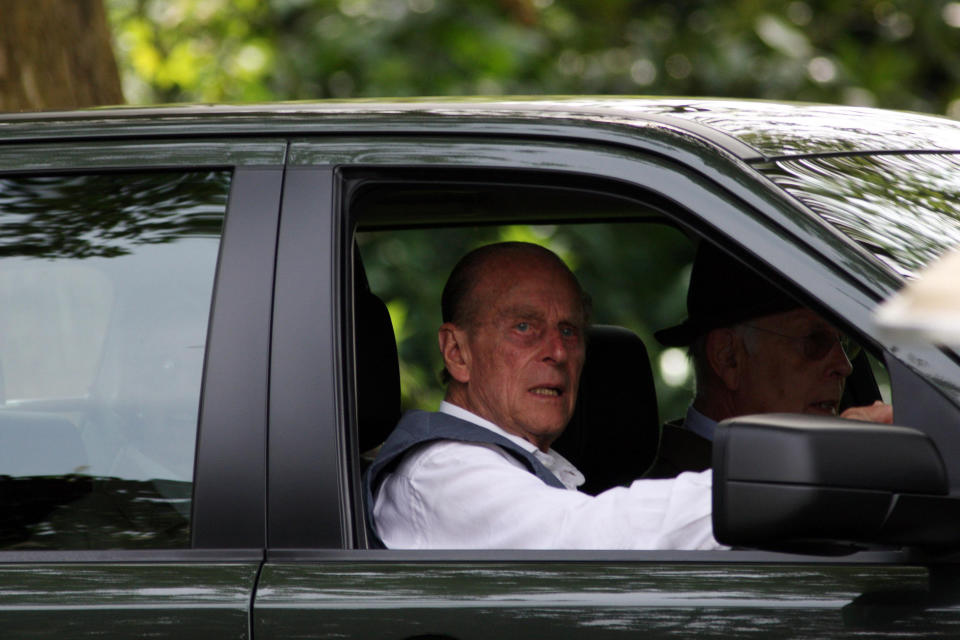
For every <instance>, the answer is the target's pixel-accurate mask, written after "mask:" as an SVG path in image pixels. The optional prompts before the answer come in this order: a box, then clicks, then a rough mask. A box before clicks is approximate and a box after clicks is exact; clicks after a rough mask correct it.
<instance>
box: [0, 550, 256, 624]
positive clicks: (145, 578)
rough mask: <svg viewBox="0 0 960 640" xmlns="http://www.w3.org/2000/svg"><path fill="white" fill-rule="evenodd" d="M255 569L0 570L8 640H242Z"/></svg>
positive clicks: (0, 608) (84, 566) (166, 565)
mask: <svg viewBox="0 0 960 640" xmlns="http://www.w3.org/2000/svg"><path fill="white" fill-rule="evenodd" d="M258 570H259V563H257V562H249V563H235V562H223V561H220V562H210V560H209V559H208V560H207V561H206V562H196V563H187V562H155V563H143V562H140V563H137V562H131V563H125V564H113V563H93V562H86V563H76V564H74V563H42V564H29V565H5V564H0V628H2V629H3V635H4V636H5V637H8V638H24V639H26V638H133V637H150V638H170V639H171V640H173V639H176V640H181V639H182V640H186V639H188V638H196V639H198V640H199V639H205V640H208V639H209V638H225V639H226V638H235V639H237V640H245V639H248V638H250V631H249V615H250V594H251V593H252V592H253V587H254V584H255V581H256V577H257V572H258Z"/></svg>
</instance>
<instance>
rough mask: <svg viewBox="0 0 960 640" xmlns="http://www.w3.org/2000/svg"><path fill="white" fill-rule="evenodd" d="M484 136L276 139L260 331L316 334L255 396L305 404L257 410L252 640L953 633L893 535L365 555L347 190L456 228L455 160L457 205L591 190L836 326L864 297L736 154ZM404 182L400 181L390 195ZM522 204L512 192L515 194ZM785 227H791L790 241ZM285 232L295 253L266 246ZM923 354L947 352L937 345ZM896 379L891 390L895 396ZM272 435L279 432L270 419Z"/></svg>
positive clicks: (865, 304)
mask: <svg viewBox="0 0 960 640" xmlns="http://www.w3.org/2000/svg"><path fill="white" fill-rule="evenodd" d="M502 133H512V134H514V135H513V136H507V135H504V136H503V137H497V136H496V135H494V133H489V134H488V135H487V136H485V137H476V136H475V137H471V138H457V137H454V136H448V137H443V136H437V137H429V136H425V135H421V136H419V137H417V138H416V139H415V140H411V139H399V138H390V139H376V140H370V139H369V138H359V137H356V138H344V139H327V140H316V141H312V140H302V141H297V142H295V143H294V144H293V145H292V147H291V155H290V157H291V159H292V162H293V163H294V166H292V167H291V168H290V171H289V174H288V181H287V183H286V185H285V198H284V210H283V222H282V226H283V227H284V229H283V230H282V231H281V242H280V246H281V254H282V255H281V258H280V260H281V262H280V266H279V267H278V274H277V278H278V285H277V290H278V295H277V300H278V302H277V304H285V303H284V302H283V299H282V293H281V292H282V291H283V290H284V289H285V288H289V291H290V292H291V293H290V296H291V298H292V292H293V291H299V292H301V293H303V292H306V294H307V300H306V301H303V300H300V301H298V302H297V304H296V307H297V308H296V310H294V307H293V306H287V307H284V310H285V312H289V313H290V321H289V322H290V323H291V324H284V325H283V326H282V327H277V326H275V335H277V336H278V337H279V334H278V333H276V332H278V331H280V330H284V331H290V330H293V331H301V332H303V333H301V335H303V336H307V335H308V334H312V332H314V331H316V330H317V329H318V328H319V329H324V328H329V329H330V332H329V333H328V334H321V335H320V336H319V337H317V336H315V335H314V336H313V337H312V338H309V339H308V342H307V346H308V348H307V350H300V351H299V352H296V353H295V352H294V351H295V349H294V345H295V344H296V339H295V338H294V337H293V334H288V336H287V338H286V339H287V340H288V341H289V351H284V352H283V360H284V363H285V364H283V366H284V367H291V368H290V369H289V371H290V373H288V374H287V375H286V376H284V377H283V378H277V377H275V378H274V379H273V380H272V381H271V383H272V386H271V393H272V396H271V397H272V398H278V397H282V398H286V394H287V393H288V392H289V391H290V387H289V385H290V384H291V383H293V379H294V378H296V379H297V380H299V382H297V383H296V384H299V385H300V386H299V388H300V389H301V393H302V396H301V400H300V402H301V403H303V404H301V405H299V407H298V409H297V411H298V412H299V413H300V414H301V416H310V418H309V419H307V418H304V417H302V418H301V423H300V426H299V427H295V425H294V423H292V422H290V421H286V420H285V421H282V422H280V421H277V420H274V421H272V423H271V424H272V425H273V427H272V430H271V446H270V450H271V469H270V474H271V483H270V494H271V512H270V525H269V526H270V531H271V532H272V533H274V532H275V533H276V534H277V535H271V545H270V549H269V550H268V553H267V562H266V564H265V566H264V568H263V572H262V575H261V578H260V582H259V587H258V591H257V595H256V599H255V603H254V633H255V635H256V636H257V637H258V638H281V637H284V638H285V637H303V638H306V637H329V636H338V637H348V638H353V637H356V638H360V637H364V638H365V637H378V638H458V639H468V638H488V637H524V638H526V637H529V638H562V637H576V638H608V637H626V636H635V635H637V634H643V636H644V637H654V638H659V637H664V638H666V637H705V638H712V637H716V638H720V637H743V636H751V635H755V636H758V637H793V638H823V637H861V636H863V635H870V634H874V633H883V634H885V635H889V636H891V637H949V636H952V635H954V634H955V633H956V628H957V624H958V622H960V616H958V614H960V609H958V607H957V604H956V601H955V600H954V599H953V596H951V595H950V593H951V589H952V587H950V586H945V585H952V579H951V578H950V576H951V575H953V570H954V569H953V568H954V565H953V564H952V562H951V561H950V560H949V558H942V557H939V558H932V557H929V556H928V557H924V556H921V555H917V554H915V553H913V552H910V551H908V550H902V549H896V548H876V549H867V550H857V551H850V550H847V551H844V552H842V553H837V552H836V551H835V550H834V551H833V552H832V553H826V552H825V551H824V550H822V549H821V550H819V551H817V552H815V553H799V552H798V551H797V550H786V551H780V552H772V551H761V550H746V549H745V550H739V549H738V550H723V551H709V552H708V551H521V550H510V551H402V550H382V549H371V548H367V544H368V539H367V537H366V535H365V531H364V526H363V518H362V513H363V510H362V502H361V498H360V492H359V478H360V474H361V471H362V468H363V462H362V460H361V457H360V454H361V453H362V451H360V450H359V446H358V444H357V443H358V441H360V440H362V435H358V434H357V431H356V423H355V421H356V416H357V415H359V414H360V413H362V407H359V406H357V402H358V401H357V400H355V398H356V396H357V395H359V393H360V391H359V390H357V389H356V388H355V385H356V384H358V383H357V380H358V379H359V376H360V375H361V374H360V373H359V372H357V374H356V377H354V375H353V367H354V366H359V364H357V351H356V350H355V349H354V347H353V341H352V339H351V338H352V336H351V332H352V328H353V327H354V326H355V323H354V314H355V313H357V309H358V306H357V305H356V303H355V301H354V299H353V297H352V295H351V294H352V292H353V291H354V290H355V289H356V288H357V287H358V286H359V284H358V280H359V277H360V276H359V275H358V270H357V267H356V263H355V253H354V250H353V243H354V242H355V241H356V238H355V235H354V229H355V228H356V225H358V224H361V226H362V223H361V221H359V220H357V219H355V218H353V217H352V216H353V214H354V210H353V209H352V208H351V207H352V206H353V205H354V204H355V202H354V201H353V200H351V199H350V195H351V194H353V193H355V191H354V190H355V189H357V188H359V186H362V185H367V186H369V185H371V184H373V185H376V184H384V185H392V186H393V187H394V191H390V189H387V190H386V193H387V194H388V196H386V197H384V198H383V199H384V201H386V202H387V203H388V204H389V206H393V207H395V210H396V211H399V212H400V213H399V215H401V216H404V215H406V216H408V219H407V225H408V226H417V225H423V226H430V225H434V226H440V227H442V226H443V225H444V224H446V225H448V226H454V225H469V224H470V223H472V222H475V220H474V219H473V218H472V217H471V216H477V215H480V216H481V217H482V216H483V214H482V213H480V214H478V211H479V209H476V208H471V206H467V205H465V204H464V203H465V202H467V200H466V199H464V200H463V201H458V202H457V203H456V204H457V206H451V207H448V210H447V211H446V212H444V211H443V208H442V206H441V207H430V206H428V204H429V193H430V190H431V189H432V188H434V187H435V185H437V184H440V183H443V182H444V181H445V180H446V181H449V180H453V181H454V182H456V181H457V180H461V181H464V182H466V178H464V177H463V172H468V173H471V175H473V176H479V178H477V181H478V182H480V183H485V185H486V186H485V187H483V188H482V189H479V190H476V191H475V192H471V193H472V194H473V196H471V197H473V200H472V202H473V203H474V204H477V203H480V204H479V205H477V206H481V207H482V206H483V205H482V203H483V202H484V201H485V200H486V201H487V202H488V204H489V203H497V202H501V203H502V202H506V201H507V200H506V199H505V198H502V197H499V198H498V196H497V194H498V193H500V192H501V191H500V190H503V189H505V188H506V187H505V184H506V183H507V182H510V181H512V183H511V184H510V187H511V189H513V188H515V187H517V184H518V183H519V184H520V186H521V189H520V191H519V192H518V191H516V190H515V189H514V190H513V191H510V194H511V197H513V195H515V194H516V193H522V192H523V188H522V187H523V183H524V181H528V183H529V185H528V186H530V188H531V193H533V192H535V191H536V190H535V189H533V187H537V188H538V189H539V188H540V187H542V186H543V185H544V184H546V185H548V186H550V187H551V188H556V189H558V190H559V189H567V190H568V191H567V193H568V194H569V195H570V198H571V199H572V200H571V201H573V202H576V203H577V204H578V205H580V204H589V202H590V200H589V198H591V197H595V198H597V201H598V203H599V202H600V200H601V199H602V198H601V196H604V197H605V196H606V195H614V196H616V197H625V198H627V199H628V200H630V199H634V200H635V201H636V202H638V203H642V207H641V209H642V211H644V212H647V213H649V212H654V213H655V214H656V215H664V216H666V217H667V218H668V219H669V220H670V221H671V222H672V223H673V224H675V225H677V226H679V227H681V228H683V229H685V230H686V231H687V232H689V233H692V234H694V235H697V236H700V237H702V238H704V239H705V240H706V241H709V242H716V243H718V244H723V245H724V246H727V247H733V248H736V250H737V251H738V252H742V253H745V254H747V255H749V256H751V257H752V258H751V260H752V261H753V263H754V264H755V266H757V267H758V268H760V267H763V268H766V269H768V270H770V273H771V277H772V278H775V279H777V280H779V281H781V282H783V283H787V284H789V285H790V286H791V287H794V288H795V291H796V292H797V293H798V294H799V295H803V296H806V297H807V298H808V299H810V300H811V301H815V302H816V303H817V304H818V305H820V306H821V307H822V308H825V309H828V310H830V311H831V313H832V314H835V317H836V318H838V319H839V320H841V321H843V322H844V323H846V324H849V325H850V326H851V327H869V318H870V312H871V309H872V306H873V299H872V297H871V295H870V294H868V293H867V292H866V291H865V290H864V289H863V288H862V287H859V286H858V285H857V282H856V278H854V277H847V276H845V275H843V272H842V270H841V269H838V267H837V264H836V263H834V262H832V261H831V260H830V259H829V257H830V256H834V257H835V256H837V255H840V253H839V252H840V251H841V250H842V246H843V244H842V242H840V241H838V240H837V238H836V236H835V235H834V234H831V233H830V232H829V231H827V230H825V229H822V228H819V227H817V226H816V225H810V224H808V223H806V222H801V223H798V222H797V219H796V218H795V217H793V216H792V214H791V213H790V212H791V207H792V206H794V205H793V204H792V203H789V202H787V201H786V200H785V199H784V198H783V197H782V195H781V194H778V193H777V192H776V191H775V190H773V189H771V187H770V185H769V184H768V183H766V182H764V181H763V180H762V179H761V178H759V177H758V176H757V175H756V174H753V173H751V172H750V171H749V169H748V168H747V167H746V166H745V165H743V164H742V163H738V162H736V161H733V160H731V159H730V158H729V157H727V156H723V155H722V154H717V155H715V156H714V155H711V156H709V157H708V156H707V155H705V152H703V151H702V150H701V151H696V150H694V149H691V148H690V147H684V146H682V145H681V144H680V143H678V147H677V148H676V149H675V150H674V151H675V153H673V154H672V159H668V158H667V157H665V156H664V155H663V153H662V152H663V147H662V146H660V145H661V142H662V140H658V141H657V142H656V143H652V142H651V143H646V142H645V141H643V140H642V139H626V138H624V139H622V140H620V141H619V142H621V143H622V144H621V145H619V146H616V147H613V146H606V145H604V144H600V143H597V142H591V140H590V139H589V136H588V135H587V134H584V137H583V139H579V140H576V141H571V140H569V139H567V140H563V141H560V140H558V139H549V138H543V139H535V138H530V137H525V133H524V131H523V130H521V129H516V130H512V131H503V132H502ZM565 133H569V132H565ZM626 147H630V149H629V150H627V149H626ZM653 151H657V152H658V153H654V152H653ZM458 172H460V173H458ZM451 175H452V176H453V177H451ZM294 176H299V177H298V178H295V177H294ZM484 176H486V177H484ZM404 184H411V185H413V186H412V188H411V189H409V190H406V191H404V190H403V189H402V185H404ZM397 185H400V186H401V188H397ZM624 190H625V191H624ZM464 191H469V190H468V189H465V190H464ZM536 192H537V193H539V191H536ZM597 194H600V195H597ZM474 196H475V197H474ZM578 198H585V199H578ZM537 202H538V201H537V199H536V198H534V197H531V198H530V199H529V204H530V206H531V207H535V206H536V203H537ZM540 204H542V202H541V203H540ZM461 205H462V206H461ZM528 211H530V212H531V213H528V214H527V215H526V216H525V217H523V218H522V221H524V222H534V223H537V224H558V223H561V222H563V221H564V220H567V221H569V220H573V219H576V220H582V219H583V218H590V216H591V214H590V212H589V210H584V209H582V210H581V211H580V212H579V213H577V212H573V211H569V210H568V211H565V212H564V213H563V214H562V215H561V214H558V215H555V216H552V215H551V214H550V212H549V211H544V210H542V209H541V210H537V209H533V208H531V209H529V210H528ZM758 211H764V212H765V214H764V215H759V214H758ZM598 215H599V214H598ZM610 215H614V214H613V213H611V214H610ZM629 215H634V214H629ZM637 215H639V214H637ZM493 217H496V216H493ZM639 217H642V215H640V216H639ZM778 221H779V222H778ZM501 222H502V221H501ZM367 223H368V225H369V226H368V227H367V228H369V229H371V230H376V229H386V230H387V231H386V233H396V234H397V235H398V238H396V240H397V242H400V240H399V233H400V229H401V228H402V225H401V224H397V223H396V220H393V221H392V222H391V221H390V220H376V219H374V220H367ZM799 228H805V229H806V230H805V231H803V232H802V233H801V232H800V231H799V230H798V229H799ZM811 228H812V230H811ZM444 238H445V236H442V235H438V236H437V241H436V244H435V245H434V250H435V251H437V252H441V251H443V250H444V248H445V247H444V244H443V239H444ZM478 238H479V236H478ZM285 242H289V243H290V244H291V245H293V246H296V247H297V250H296V251H295V252H292V253H290V254H288V255H287V256H284V255H283V254H284V253H285V252H286V248H285V247H286V245H285ZM478 242H479V239H478ZM401 244H402V243H401ZM394 250H395V251H403V247H402V246H401V245H398V246H396V247H395V248H394ZM294 256H295V257H296V259H297V263H296V264H294V263H293V262H291V263H288V264H287V265H286V268H285V267H284V260H285V257H286V258H290V259H291V260H293V257H294ZM824 256H827V257H828V258H824ZM304 274H309V277H305V276H304ZM860 275H862V273H861V274H860ZM315 278H321V279H322V281H320V282H316V281H315ZM413 286H414V287H415V286H416V283H414V284H413ZM386 302H388V307H389V302H390V301H389V300H388V301H386ZM298 315H299V319H296V317H297V316H298ZM394 322H397V320H396V318H394ZM428 330H429V329H428ZM331 338H332V339H331ZM888 355H889V354H888ZM926 355H927V356H929V358H930V359H936V358H937V356H936V355H935V354H930V353H926ZM941 355H942V354H941ZM901 356H902V353H901ZM274 357H275V360H274V372H276V371H277V366H278V365H280V364H281V363H278V362H277V360H276V357H277V351H276V344H275V351H274ZM293 362H295V363H296V364H295V367H296V373H294V368H293V367H294V365H293V364H292V363H293ZM384 366H388V363H386V362H385V364H384ZM937 366H942V367H947V368H948V367H950V366H951V365H949V363H948V362H947V361H946V360H944V359H943V358H940V360H938V365H937ZM892 369H895V376H894V378H895V379H894V383H893V386H894V389H893V394H894V402H895V403H900V405H902V406H903V411H902V415H904V416H905V417H906V418H907V420H908V421H910V420H912V418H914V417H916V419H917V420H918V421H919V422H921V423H922V422H923V420H924V418H923V417H922V416H920V413H921V411H920V410H919V409H916V410H914V409H911V408H910V405H911V396H913V391H912V390H911V389H913V390H918V391H919V392H920V393H921V395H922V398H923V399H922V400H921V399H920V396H917V402H920V403H926V402H928V401H929V402H934V403H938V404H937V407H938V408H939V409H940V410H941V412H940V414H939V415H940V416H941V419H942V420H943V421H945V422H947V423H949V421H951V420H953V421H954V422H953V424H956V423H957V422H956V421H957V410H956V407H955V406H954V405H953V404H952V403H951V401H949V400H947V399H946V398H944V397H943V396H942V394H938V392H937V391H936V390H934V389H933V388H932V387H931V386H930V385H929V384H928V383H927V382H926V381H925V380H924V379H923V378H922V377H921V376H919V375H917V373H916V372H915V371H913V370H910V369H908V368H907V367H901V366H900V365H898V364H893V365H892ZM277 385H282V388H279V389H278V388H277ZM901 388H902V389H905V390H906V391H905V392H904V394H903V396H901V395H899V389H901ZM307 389H311V390H312V391H311V393H309V394H307V393H306V390H307ZM328 390H332V393H329V392H328ZM277 394H281V395H279V396H278V395H277ZM385 401H386V400H385ZM277 405H280V406H281V407H282V408H280V409H278V410H280V411H286V410H287V409H288V406H289V404H288V403H287V402H282V403H280V402H274V403H273V404H272V405H271V406H272V407H273V406H277ZM273 415H274V416H275V415H276V414H273ZM915 426H918V427H921V428H922V427H923V426H924V425H923V424H917V425H915ZM288 427H289V428H292V429H296V431H295V432H289V431H288V430H287V429H288ZM278 429H282V430H283V431H282V432H281V431H278ZM944 444H945V445H950V444H951V443H949V442H945V443H944ZM947 448H949V446H947ZM275 456H276V457H275ZM281 460H282V461H283V463H284V464H283V466H282V467H281V466H280V465H279V464H278V463H279V462H280V461H281ZM277 491H279V492H280V493H276V492H277ZM274 496H277V497H278V499H277V500H274Z"/></svg>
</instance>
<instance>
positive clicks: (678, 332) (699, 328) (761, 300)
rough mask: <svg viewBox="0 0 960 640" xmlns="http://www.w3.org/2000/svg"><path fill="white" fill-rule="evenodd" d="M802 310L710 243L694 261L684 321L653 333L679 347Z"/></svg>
mask: <svg viewBox="0 0 960 640" xmlns="http://www.w3.org/2000/svg"><path fill="white" fill-rule="evenodd" d="M800 306H802V305H801V304H800V303H799V302H797V301H796V300H794V299H793V298H791V297H790V296H788V295H787V294H786V293H784V292H783V291H781V290H780V289H778V288H777V287H775V286H774V285H772V284H770V283H769V282H768V281H766V280H765V279H763V278H761V277H760V276H759V275H757V274H756V273H754V272H753V271H751V270H750V269H748V268H747V267H745V266H743V265H742V264H740V262H738V261H737V260H735V259H734V258H732V257H730V256H729V255H728V254H726V253H724V252H723V251H721V250H720V249H718V248H716V247H714V246H713V245H711V244H709V243H705V242H704V243H701V244H700V247H699V248H698V249H697V255H696V257H695V258H694V259H693V271H692V273H691V274H690V288H689V289H688V290H687V316H688V317H687V319H686V320H684V321H683V322H682V323H680V324H678V325H677V326H675V327H670V328H668V329H661V330H660V331H657V332H656V333H654V334H653V335H654V337H655V338H656V339H657V340H658V341H659V342H660V344H662V345H664V346H667V347H682V346H687V345H689V344H691V343H693V341H694V340H696V339H697V338H698V337H700V336H702V335H703V334H705V333H706V332H708V331H710V330H711V329H717V328H719V327H729V326H731V325H735V324H738V323H740V322H744V321H746V320H751V319H753V318H759V317H761V316H766V315H770V314H772V313H781V312H784V311H790V310H792V309H796V308H798V307H800Z"/></svg>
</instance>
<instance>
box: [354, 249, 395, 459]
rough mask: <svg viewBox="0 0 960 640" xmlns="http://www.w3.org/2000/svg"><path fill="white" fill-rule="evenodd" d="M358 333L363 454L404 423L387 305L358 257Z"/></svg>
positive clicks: (358, 392)
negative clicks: (371, 283) (401, 414)
mask: <svg viewBox="0 0 960 640" xmlns="http://www.w3.org/2000/svg"><path fill="white" fill-rule="evenodd" d="M357 256H358V257H357V260H356V263H355V266H356V268H355V271H354V276H355V287H354V291H355V297H354V308H353V314H354V316H353V317H354V330H355V335H356V340H357V351H356V356H357V361H356V371H357V431H358V432H359V442H358V446H359V448H360V453H363V452H364V451H368V450H370V449H373V448H374V447H377V446H379V445H380V444H381V443H382V442H383V441H384V440H386V438H387V436H388V435H390V432H391V431H393V428H394V427H395V426H396V424H397V421H399V420H400V365H399V362H398V359H397V340H396V337H394V334H393V323H392V322H391V321H390V312H389V311H387V305H385V304H384V303H383V301H382V300H381V299H380V298H378V297H377V296H376V295H374V293H373V292H372V291H371V290H370V284H369V282H367V275H366V272H365V271H364V269H363V264H362V263H361V262H360V259H359V252H358V253H357Z"/></svg>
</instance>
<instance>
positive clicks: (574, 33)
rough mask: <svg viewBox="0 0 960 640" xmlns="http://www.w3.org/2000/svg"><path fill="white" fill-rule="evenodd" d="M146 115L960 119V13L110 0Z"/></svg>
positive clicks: (711, 4)
mask: <svg viewBox="0 0 960 640" xmlns="http://www.w3.org/2000/svg"><path fill="white" fill-rule="evenodd" d="M107 4H108V6H109V9H110V15H111V20H112V23H113V27H114V33H115V36H116V42H117V53H118V58H119V60H120V62H121V65H122V68H123V70H124V84H125V89H126V93H127V98H128V99H129V100H130V101H131V102H138V103H143V102H176V101H206V102H210V101H251V100H299V99H320V98H345V97H375V96H412V95H468V94H563V93H572V94H637V93H644V94H660V95H664V94H669V95H715V96H734V97H744V98H772V99H780V100H806V101H823V102H833V103H854V104H874V105H877V106H882V107H889V108H905V109H913V110H919V111H929V112H935V113H952V114H955V115H956V114H958V113H960V83H958V79H960V2H951V1H947V0H899V1H893V0H861V1H859V2H841V3H838V2H830V1H828V0H805V1H804V0H794V1H792V2H783V3H769V2H759V1H758V0H732V1H724V2H719V1H716V0H683V1H677V0H646V1H645V2H624V1H623V0H473V1H470V2H465V1H463V0H107Z"/></svg>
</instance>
